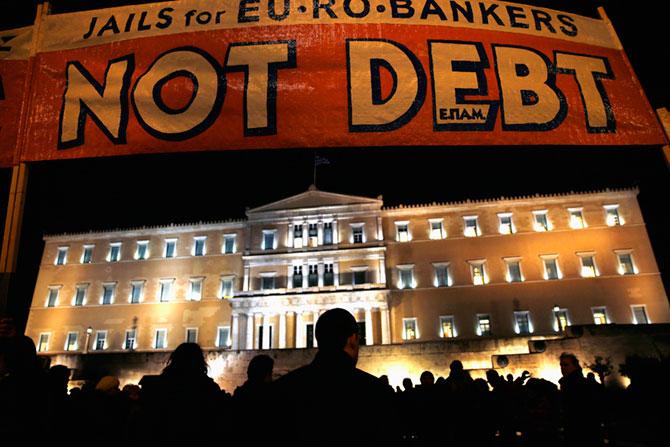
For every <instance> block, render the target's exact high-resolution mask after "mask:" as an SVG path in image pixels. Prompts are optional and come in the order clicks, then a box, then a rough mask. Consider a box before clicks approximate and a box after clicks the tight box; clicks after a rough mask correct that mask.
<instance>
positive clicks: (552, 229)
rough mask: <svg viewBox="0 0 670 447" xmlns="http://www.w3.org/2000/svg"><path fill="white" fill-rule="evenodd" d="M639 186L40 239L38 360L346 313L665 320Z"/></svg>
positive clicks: (520, 328) (457, 326)
mask: <svg viewBox="0 0 670 447" xmlns="http://www.w3.org/2000/svg"><path fill="white" fill-rule="evenodd" d="M637 193H638V191H637V190H636V189H625V190H616V191H610V190H605V191H597V192H589V193H568V194H558V195H543V196H541V195H535V196H528V197H516V198H500V199H495V200H480V201H470V200H468V201H463V202H457V203H443V204H436V203H433V204H425V205H410V206H397V207H384V204H383V201H382V198H381V197H378V198H367V197H358V196H349V195H342V194H335V193H330V192H324V191H319V190H317V189H316V188H313V187H311V188H310V189H309V190H307V191H306V192H303V193H301V194H298V195H295V196H292V197H288V198H286V199H283V200H280V201H277V202H274V203H271V204H268V205H264V206H261V207H258V208H254V209H249V210H248V211H247V213H246V214H247V215H246V219H243V220H234V221H225V222H216V223H198V224H188V225H170V226H163V227H152V228H139V229H129V230H123V231H106V232H89V233H81V234H64V235H52V236H46V237H45V238H44V240H45V248H44V254H43V258H42V263H41V267H40V271H39V275H38V279H37V283H36V286H35V292H34V296H33V301H32V306H31V310H30V315H29V319H28V326H27V329H26V333H27V335H29V336H30V337H32V338H33V339H34V341H35V343H36V346H37V347H38V350H39V351H40V352H44V353H50V354H52V353H61V352H79V353H87V352H94V351H105V352H115V351H119V352H121V351H127V350H134V351H161V350H172V349H174V348H175V347H176V346H177V345H179V344H180V343H181V342H184V341H195V342H198V343H199V344H200V345H201V346H203V347H204V348H209V349H221V350H225V349H232V350H255V349H284V348H305V347H313V346H315V345H316V340H315V338H314V325H315V322H316V320H317V319H318V316H319V315H320V314H321V313H322V312H324V311H325V310H327V309H329V308H332V307H343V308H345V309H348V310H349V311H350V312H351V313H352V314H353V315H354V316H355V317H356V319H357V321H358V322H359V326H360V334H361V337H362V341H363V343H365V344H368V345H374V344H389V343H414V342H421V341H434V340H441V339H442V340H445V342H448V341H449V339H453V338H459V339H463V338H465V339H467V338H478V337H509V336H514V335H516V334H519V335H524V336H528V335H532V336H537V337H539V338H541V337H544V336H555V335H557V334H558V333H560V332H561V331H563V330H565V328H566V327H567V326H568V325H575V324H612V323H618V324H649V323H662V322H670V307H669V306H668V300H667V296H666V293H665V290H664V288H663V284H662V282H661V277H660V273H659V271H658V267H657V265H656V261H655V259H654V254H653V251H652V247H651V244H650V241H649V237H648V235H647V232H646V229H645V224H644V221H643V218H642V214H641V212H640V209H639V206H638V203H637Z"/></svg>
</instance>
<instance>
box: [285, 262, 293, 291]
mask: <svg viewBox="0 0 670 447" xmlns="http://www.w3.org/2000/svg"><path fill="white" fill-rule="evenodd" d="M286 277H287V278H288V279H287V282H286V288H287V289H292V288H293V264H289V265H288V274H287V275H286Z"/></svg>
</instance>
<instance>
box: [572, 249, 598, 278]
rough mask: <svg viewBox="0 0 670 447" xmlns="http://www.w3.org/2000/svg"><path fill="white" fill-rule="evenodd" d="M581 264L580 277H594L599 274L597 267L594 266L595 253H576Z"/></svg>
mask: <svg viewBox="0 0 670 447" xmlns="http://www.w3.org/2000/svg"><path fill="white" fill-rule="evenodd" d="M577 256H579V260H580V262H581V265H582V269H581V276H582V278H595V277H596V276H599V275H600V274H599V273H598V267H597V266H596V259H595V254H593V253H577Z"/></svg>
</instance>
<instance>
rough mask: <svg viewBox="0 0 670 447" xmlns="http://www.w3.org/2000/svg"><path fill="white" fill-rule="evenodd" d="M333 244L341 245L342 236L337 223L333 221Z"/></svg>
mask: <svg viewBox="0 0 670 447" xmlns="http://www.w3.org/2000/svg"><path fill="white" fill-rule="evenodd" d="M332 224H333V244H339V243H340V235H339V233H338V231H337V221H336V220H333V222H332Z"/></svg>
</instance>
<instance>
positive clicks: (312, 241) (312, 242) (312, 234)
mask: <svg viewBox="0 0 670 447" xmlns="http://www.w3.org/2000/svg"><path fill="white" fill-rule="evenodd" d="M307 236H308V237H309V246H310V247H316V246H317V245H319V226H318V224H317V223H316V222H313V223H310V224H309V226H308V232H307Z"/></svg>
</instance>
